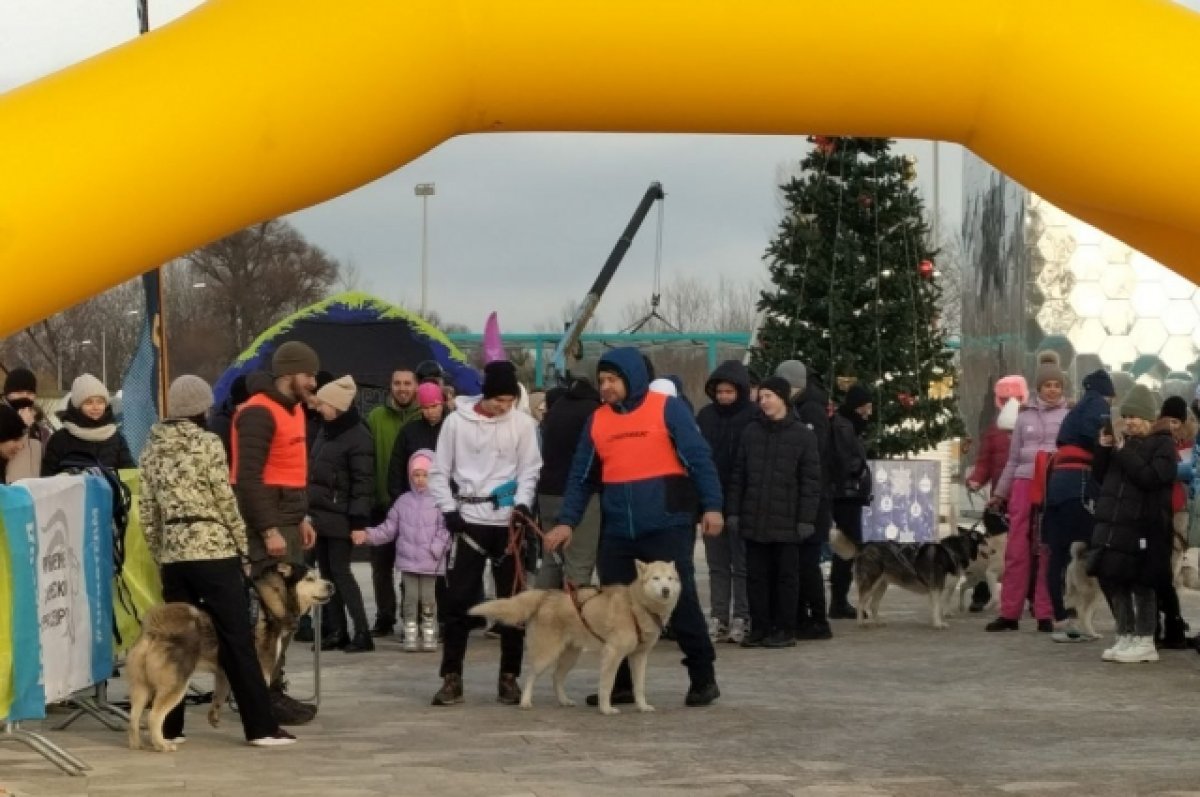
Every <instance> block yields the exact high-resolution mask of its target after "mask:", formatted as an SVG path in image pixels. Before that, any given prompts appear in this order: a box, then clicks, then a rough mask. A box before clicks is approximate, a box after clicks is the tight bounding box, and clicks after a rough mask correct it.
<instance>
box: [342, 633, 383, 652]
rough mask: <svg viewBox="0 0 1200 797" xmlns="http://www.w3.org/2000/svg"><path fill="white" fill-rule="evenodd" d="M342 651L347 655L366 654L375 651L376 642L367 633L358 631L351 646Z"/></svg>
mask: <svg viewBox="0 0 1200 797" xmlns="http://www.w3.org/2000/svg"><path fill="white" fill-rule="evenodd" d="M342 649H343V650H344V651H345V652H347V653H366V652H368V651H372V650H374V649H375V640H374V639H372V638H371V635H370V634H369V633H367V632H366V631H357V632H355V634H354V639H352V640H350V644H348V645H346V646H345V647H344V648H342Z"/></svg>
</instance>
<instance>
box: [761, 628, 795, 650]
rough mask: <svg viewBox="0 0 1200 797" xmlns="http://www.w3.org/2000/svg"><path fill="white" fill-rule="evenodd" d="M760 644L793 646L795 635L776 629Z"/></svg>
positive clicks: (778, 646)
mask: <svg viewBox="0 0 1200 797" xmlns="http://www.w3.org/2000/svg"><path fill="white" fill-rule="evenodd" d="M762 646H763V647H764V648H794V647H796V636H795V635H794V634H790V633H788V632H787V631H776V632H775V633H773V634H771V635H770V636H769V637H767V638H766V639H764V640H763V643H762Z"/></svg>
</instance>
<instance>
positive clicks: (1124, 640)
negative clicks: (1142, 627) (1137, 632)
mask: <svg viewBox="0 0 1200 797" xmlns="http://www.w3.org/2000/svg"><path fill="white" fill-rule="evenodd" d="M1132 640H1133V637H1131V636H1125V635H1123V634H1122V635H1119V636H1118V637H1117V641H1116V642H1114V643H1113V646H1112V647H1111V648H1105V650H1104V652H1103V653H1101V654H1100V659H1101V661H1116V660H1117V654H1118V653H1120V652H1121V651H1122V650H1124V649H1125V648H1126V647H1127V646H1128V645H1129V643H1130V642H1131V641H1132Z"/></svg>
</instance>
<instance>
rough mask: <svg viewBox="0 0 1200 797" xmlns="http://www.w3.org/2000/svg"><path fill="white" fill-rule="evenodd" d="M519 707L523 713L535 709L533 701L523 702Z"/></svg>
mask: <svg viewBox="0 0 1200 797" xmlns="http://www.w3.org/2000/svg"><path fill="white" fill-rule="evenodd" d="M517 707H518V708H520V709H521V710H523V711H528V710H529V709H531V708H533V701H532V700H531V701H529V702H526V701H524V700H522V701H521V702H520V703H518V704H517Z"/></svg>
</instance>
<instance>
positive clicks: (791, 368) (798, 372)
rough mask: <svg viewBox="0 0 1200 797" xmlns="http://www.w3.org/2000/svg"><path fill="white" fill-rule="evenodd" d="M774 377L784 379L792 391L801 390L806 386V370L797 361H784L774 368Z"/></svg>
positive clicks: (802, 364)
mask: <svg viewBox="0 0 1200 797" xmlns="http://www.w3.org/2000/svg"><path fill="white" fill-rule="evenodd" d="M775 376H781V377H783V378H784V379H786V380H787V381H788V384H789V385H791V386H792V389H793V390H803V389H804V388H805V386H806V385H807V384H808V368H807V367H805V365H804V363H802V362H800V361H799V360H784V361H783V362H781V363H780V364H779V365H777V366H776V367H775Z"/></svg>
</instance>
